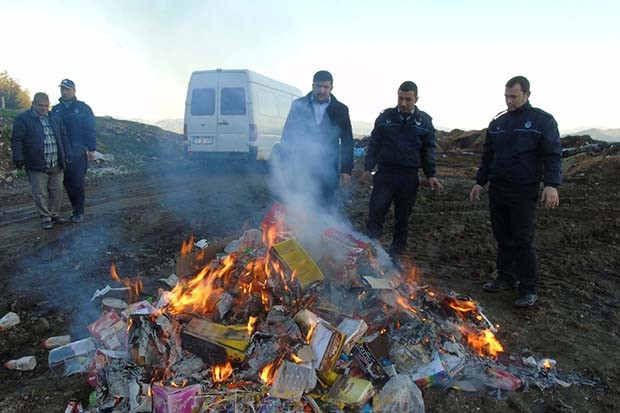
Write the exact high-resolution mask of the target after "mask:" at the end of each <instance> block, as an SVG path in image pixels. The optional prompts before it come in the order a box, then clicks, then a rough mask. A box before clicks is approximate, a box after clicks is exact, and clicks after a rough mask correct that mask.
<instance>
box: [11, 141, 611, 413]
mask: <svg viewBox="0 0 620 413" xmlns="http://www.w3.org/2000/svg"><path fill="white" fill-rule="evenodd" d="M583 157H584V158H583V159H584V160H585V161H584V162H585V163H584V162H582V163H580V165H582V164H583V165H585V166H583V167H582V168H581V169H580V167H579V166H578V165H576V164H575V162H573V164H571V165H572V166H571V168H573V169H571V175H570V176H568V177H567V178H566V182H565V184H564V185H563V186H562V187H561V189H560V196H561V206H560V207H559V208H558V209H556V210H553V211H545V210H542V209H541V210H540V211H539V212H538V217H537V246H538V257H539V262H540V284H539V297H540V298H539V302H538V304H537V305H536V306H535V307H534V308H532V309H529V310H516V309H515V308H513V305H512V303H513V301H514V296H513V295H512V293H506V294H504V293H502V294H495V295H494V294H487V293H483V292H482V291H481V289H480V287H481V284H482V283H483V282H485V281H487V280H489V279H490V278H491V277H492V273H493V271H494V254H495V243H494V240H493V238H492V235H491V227H490V222H489V218H488V211H487V208H486V204H485V202H482V203H481V204H480V205H478V206H476V207H472V206H471V205H470V204H469V202H468V200H467V195H468V193H469V189H470V187H471V184H472V176H473V174H474V172H475V169H476V165H477V163H478V157H477V156H476V155H468V154H458V153H448V154H446V155H445V156H443V157H440V158H439V174H438V176H439V177H440V179H442V180H443V182H444V185H445V187H446V190H445V192H444V193H443V194H435V193H431V192H430V191H428V190H426V189H422V190H421V191H420V193H419V196H418V203H417V205H416V208H415V211H414V215H413V219H412V221H411V225H410V234H411V238H410V245H409V250H408V253H409V257H410V259H411V263H412V264H413V265H416V266H417V267H418V268H419V269H420V277H421V282H423V283H428V284H431V285H432V286H434V288H437V289H440V290H443V291H450V290H455V291H457V292H460V293H463V294H467V295H470V296H471V297H473V298H474V299H475V300H477V301H479V303H480V305H481V306H482V307H483V308H484V309H485V313H486V315H487V316H488V317H489V318H490V319H491V321H493V322H494V323H497V324H499V325H500V326H501V327H500V332H499V333H498V337H499V339H500V340H501V342H502V343H503V345H504V348H505V350H506V351H507V352H508V353H512V354H514V355H518V354H519V353H521V352H523V351H525V350H529V351H531V352H532V353H534V354H535V355H536V356H537V357H548V358H552V359H555V360H556V361H557V365H558V368H559V369H560V370H562V371H564V372H574V373H576V374H580V375H582V376H583V377H584V378H586V379H588V380H589V381H590V382H591V384H590V385H574V386H571V387H568V388H552V389H547V390H544V391H541V390H539V389H536V388H531V389H530V390H529V391H528V392H523V391H517V392H512V393H508V395H507V397H504V398H502V399H501V400H498V399H497V398H495V397H493V396H491V395H489V394H487V393H485V392H478V393H467V392H463V391H456V390H441V389H436V388H433V389H430V390H425V391H424V393H423V394H424V399H425V403H426V410H427V411H428V412H498V411H501V412H614V411H617V409H618V408H617V406H620V392H619V390H618V386H617V383H618V379H619V378H620V355H619V348H620V347H619V346H618V340H619V338H620V289H619V288H618V280H619V278H618V268H620V266H619V257H620V206H619V205H618V198H619V197H618V194H619V193H620V192H619V189H620V188H619V184H618V178H619V177H620V172H619V169H618V162H617V159H615V157H617V155H615V157H614V156H612V157H607V158H604V157H601V158H600V159H599V160H598V161H597V162H593V161H591V160H590V158H592V156H591V155H590V154H583ZM585 157H588V158H585ZM586 161H587V162H586ZM267 178H268V176H267V175H266V174H265V173H257V172H256V171H249V170H245V169H244V168H235V167H227V168H212V167H211V168H209V167H206V166H205V165H202V164H193V163H189V162H188V161H179V160H178V159H175V160H174V161H169V162H164V161H161V160H158V161H154V162H153V163H152V164H149V165H146V166H145V168H144V169H143V170H142V171H141V172H138V173H133V174H130V175H120V176H118V175H115V176H102V177H94V178H89V180H88V184H87V212H86V220H85V221H84V223H82V224H79V225H77V224H66V225H62V226H57V227H55V228H54V229H53V230H51V231H44V230H42V229H40V228H39V225H38V219H37V218H36V215H35V211H34V207H33V206H32V205H31V203H32V201H31V198H30V195H29V188H28V186H27V183H26V181H25V180H24V179H23V178H21V179H18V180H17V181H16V182H14V183H12V184H11V185H5V186H4V187H3V188H2V192H1V195H0V291H2V294H1V297H0V315H2V314H5V313H6V312H8V311H15V312H17V313H18V314H19V316H20V318H21V320H22V321H21V323H20V324H19V325H17V326H15V327H13V328H11V329H9V330H7V331H2V332H0V361H2V362H4V361H6V360H9V359H12V358H18V357H21V356H22V355H27V354H28V355H29V354H32V355H35V356H36V357H37V360H38V365H37V367H36V368H35V369H34V370H33V371H27V372H18V371H12V370H6V369H4V368H0V382H1V383H2V384H1V387H0V389H1V390H0V412H7V413H8V412H32V413H38V412H41V413H43V412H59V411H62V409H63V408H64V406H65V405H66V403H67V402H68V401H69V400H70V399H71V398H79V399H80V400H83V401H86V400H87V399H88V395H89V393H90V388H89V386H88V385H87V384H86V381H85V377H84V376H83V375H75V376H72V377H64V376H63V374H62V369H61V368H60V367H59V368H51V369H50V368H48V366H47V350H45V349H42V348H41V341H42V340H43V339H45V338H47V337H49V336H53V335H62V334H72V336H73V337H74V338H75V339H77V338H82V337H86V336H87V331H86V329H85V326H86V325H87V324H89V323H90V322H92V321H94V320H95V319H96V318H98V316H99V314H100V308H98V307H97V305H96V304H93V303H91V302H90V298H91V296H92V295H93V293H94V291H95V290H96V289H98V288H102V287H104V286H105V285H106V284H110V283H111V278H110V275H109V267H110V265H111V263H114V264H115V265H116V267H117V270H118V272H119V275H120V276H121V277H132V278H135V277H140V278H141V279H142V280H143V281H144V284H145V295H150V296H156V294H157V288H159V287H162V286H163V284H161V283H160V282H158V281H157V280H158V279H159V278H162V277H167V276H168V275H169V274H170V273H171V272H173V271H174V264H175V262H174V259H175V257H176V256H177V255H178V251H179V248H180V245H181V243H182V241H183V240H184V239H186V238H187V237H188V235H189V234H190V233H193V234H195V235H196V236H197V237H198V238H206V239H208V240H216V239H218V238H221V237H224V236H226V235H230V234H234V233H239V231H241V230H242V229H243V228H244V227H246V228H247V227H257V226H258V224H259V223H260V222H261V220H262V219H263V217H264V215H265V212H266V211H267V209H268V208H269V207H270V205H271V203H272V202H273V200H272V198H271V196H270V191H269V188H268V186H267ZM368 195H369V188H358V190H357V191H356V192H355V193H354V194H353V195H352V197H351V199H350V201H349V202H348V203H347V204H346V212H347V215H348V216H349V218H350V220H351V222H352V223H353V225H354V227H356V228H357V229H359V230H362V229H363V223H364V220H365V218H366V213H367V203H368ZM64 208H65V211H66V212H67V213H68V212H69V209H68V204H67V203H65V205H64ZM391 225H392V221H391V219H388V222H387V227H386V234H389V233H390V232H391ZM384 242H385V244H386V245H387V244H388V243H389V237H386V239H385V240H384Z"/></svg>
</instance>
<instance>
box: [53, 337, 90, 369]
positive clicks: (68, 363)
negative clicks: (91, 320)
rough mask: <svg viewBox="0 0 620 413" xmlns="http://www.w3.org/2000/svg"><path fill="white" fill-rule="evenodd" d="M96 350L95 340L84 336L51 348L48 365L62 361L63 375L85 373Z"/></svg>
mask: <svg viewBox="0 0 620 413" xmlns="http://www.w3.org/2000/svg"><path fill="white" fill-rule="evenodd" d="M96 350H97V341H95V339H94V338H92V337H89V338H85V339H82V340H78V341H74V342H72V343H69V344H65V345H64V346H60V347H57V348H55V349H53V350H51V351H50V352H49V355H48V363H49V365H50V367H52V366H56V365H58V364H61V363H64V364H65V373H64V374H65V376H70V375H72V374H74V373H85V372H87V371H88V369H89V368H90V365H91V364H92V361H93V358H94V355H95V351H96Z"/></svg>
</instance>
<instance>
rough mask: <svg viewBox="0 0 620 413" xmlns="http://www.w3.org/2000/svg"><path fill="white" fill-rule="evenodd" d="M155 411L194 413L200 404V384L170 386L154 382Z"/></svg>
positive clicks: (160, 412)
mask: <svg viewBox="0 0 620 413" xmlns="http://www.w3.org/2000/svg"><path fill="white" fill-rule="evenodd" d="M151 389H152V391H153V413H192V412H193V411H194V410H193V408H194V407H198V406H200V397H199V395H200V392H201V391H202V388H201V386H200V384H193V385H191V386H186V387H168V386H160V385H158V384H154V385H153V386H152V387H151Z"/></svg>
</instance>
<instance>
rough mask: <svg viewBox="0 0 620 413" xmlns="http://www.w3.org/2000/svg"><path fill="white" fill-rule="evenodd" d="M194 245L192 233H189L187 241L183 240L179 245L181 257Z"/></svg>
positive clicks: (190, 250)
mask: <svg viewBox="0 0 620 413" xmlns="http://www.w3.org/2000/svg"><path fill="white" fill-rule="evenodd" d="M193 246H194V234H190V236H189V239H188V240H187V241H183V244H182V245H181V257H184V256H185V255H187V254H189V253H190V252H192V248H193Z"/></svg>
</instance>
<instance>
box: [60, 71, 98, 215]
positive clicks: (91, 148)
mask: <svg viewBox="0 0 620 413" xmlns="http://www.w3.org/2000/svg"><path fill="white" fill-rule="evenodd" d="M59 86H60V95H61V97H60V99H58V100H59V101H60V103H58V104H57V105H55V106H54V107H53V108H52V112H54V113H55V114H56V115H58V116H60V117H61V118H62V120H63V122H64V124H65V126H66V127H67V134H68V136H69V143H70V148H69V152H70V155H71V164H70V165H68V166H67V167H66V169H65V179H64V184H65V189H66V190H67V195H68V196H69V201H71V206H72V207H73V215H72V216H71V222H73V223H80V222H82V221H83V220H84V199H85V190H84V180H85V178H86V170H87V168H88V161H92V160H94V159H95V149H96V140H95V115H94V114H93V111H92V110H91V109H90V106H88V105H87V104H86V103H84V102H82V101H80V100H77V99H76V98H75V83H74V82H73V81H72V80H70V79H64V80H63V81H62V82H60V85H59Z"/></svg>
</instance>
